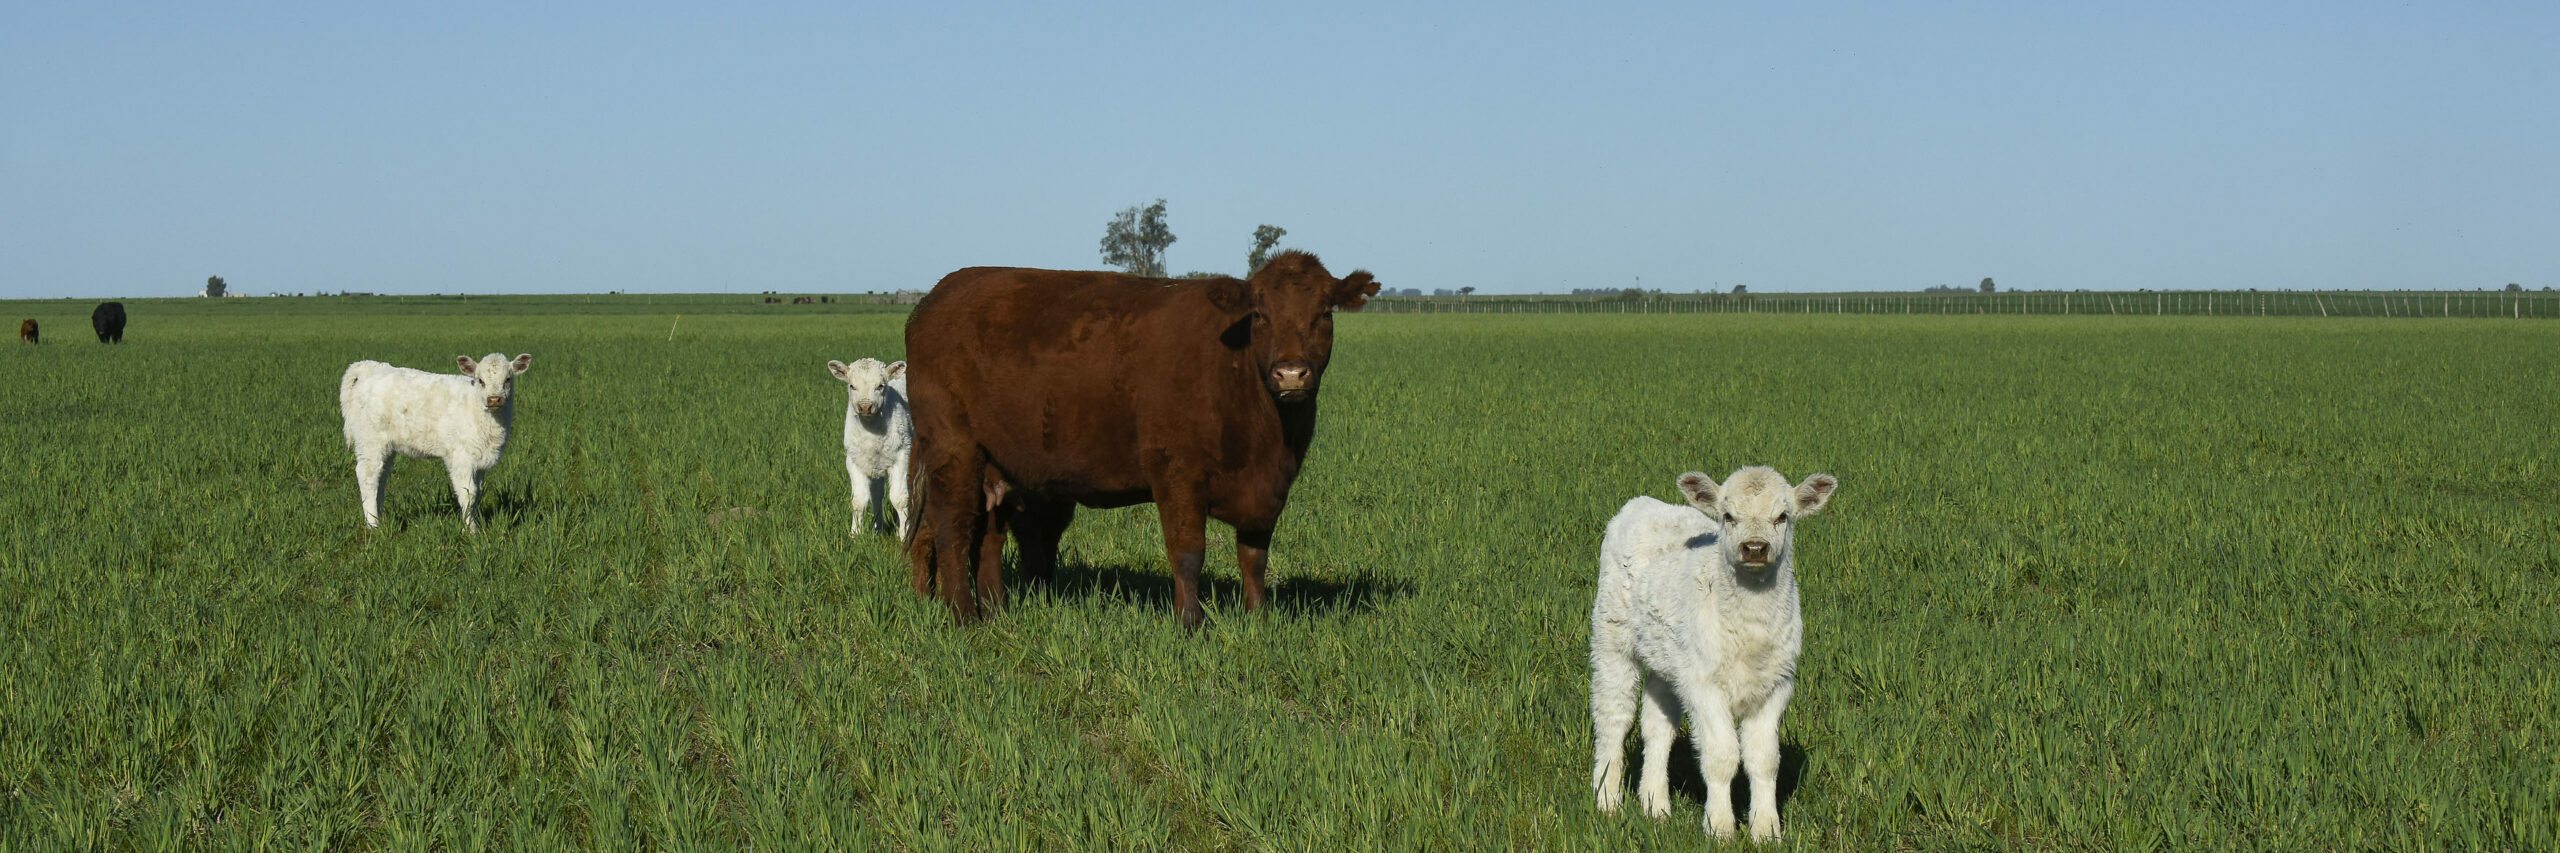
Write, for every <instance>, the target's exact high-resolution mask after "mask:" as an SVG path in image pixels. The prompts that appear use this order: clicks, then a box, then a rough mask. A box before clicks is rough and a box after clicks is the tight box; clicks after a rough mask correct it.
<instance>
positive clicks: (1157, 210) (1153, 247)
mask: <svg viewBox="0 0 2560 853" xmlns="http://www.w3.org/2000/svg"><path fill="white" fill-rule="evenodd" d="M1173 240H1174V237H1173V229H1171V228H1167V227H1165V224H1164V199H1156V203H1154V204H1151V205H1147V206H1146V207H1137V206H1131V207H1130V208H1129V209H1127V210H1123V211H1120V215H1118V216H1114V217H1112V218H1111V224H1110V226H1109V227H1106V228H1104V229H1103V231H1102V262H1103V263H1106V264H1110V265H1112V266H1115V267H1119V268H1121V269H1122V270H1126V271H1127V272H1128V273H1129V274H1130V275H1140V276H1146V277H1148V278H1163V277H1164V250H1165V247H1167V246H1171V245H1173Z"/></svg>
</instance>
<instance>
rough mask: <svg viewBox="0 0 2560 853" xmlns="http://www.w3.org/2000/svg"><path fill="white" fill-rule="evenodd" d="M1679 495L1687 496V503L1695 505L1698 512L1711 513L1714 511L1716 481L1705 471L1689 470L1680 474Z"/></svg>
mask: <svg viewBox="0 0 2560 853" xmlns="http://www.w3.org/2000/svg"><path fill="white" fill-rule="evenodd" d="M1680 496H1681V497H1684V498H1688V499H1689V505H1690V506H1693V507H1697V508H1698V511H1699V512H1703V513H1708V514H1711V515H1712V514H1714V513H1715V511H1716V481H1715V479H1714V478H1712V477H1708V476H1707V475H1706V473H1705V472H1701V471H1691V472H1689V473H1686V474H1682V475H1680Z"/></svg>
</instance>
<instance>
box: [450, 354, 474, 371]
mask: <svg viewBox="0 0 2560 853" xmlns="http://www.w3.org/2000/svg"><path fill="white" fill-rule="evenodd" d="M453 363H454V365H455V366H458V367H460V368H462V372H464V373H478V372H480V360H479V359H476V358H472V357H470V356H467V355H457V356H454V357H453Z"/></svg>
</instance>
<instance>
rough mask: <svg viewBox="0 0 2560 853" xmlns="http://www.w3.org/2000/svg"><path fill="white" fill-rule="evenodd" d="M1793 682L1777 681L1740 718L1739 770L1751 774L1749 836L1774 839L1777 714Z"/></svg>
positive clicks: (1776, 782) (1775, 829) (1767, 839)
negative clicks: (1773, 688) (1755, 706)
mask: <svg viewBox="0 0 2560 853" xmlns="http://www.w3.org/2000/svg"><path fill="white" fill-rule="evenodd" d="M1794 693H1795V686H1794V685H1792V684H1788V685H1780V686H1779V687H1778V689H1777V691H1776V692H1774V693H1771V694H1770V695H1769V700H1768V701H1767V702H1763V703H1761V705H1760V708H1759V709H1758V710H1755V711H1753V712H1751V715H1750V716H1748V717H1744V718H1742V771H1743V773H1745V774H1747V775H1748V776H1750V778H1751V839H1752V840H1753V841H1776V840H1778V715H1779V714H1782V713H1785V712H1786V710H1787V698H1788V697H1789V696H1792V695H1794Z"/></svg>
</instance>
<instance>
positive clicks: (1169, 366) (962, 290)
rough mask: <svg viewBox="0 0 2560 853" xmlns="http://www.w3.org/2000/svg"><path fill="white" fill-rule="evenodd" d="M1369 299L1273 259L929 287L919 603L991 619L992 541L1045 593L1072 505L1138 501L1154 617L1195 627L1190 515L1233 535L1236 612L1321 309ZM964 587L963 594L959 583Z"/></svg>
mask: <svg viewBox="0 0 2560 853" xmlns="http://www.w3.org/2000/svg"><path fill="white" fill-rule="evenodd" d="M1377 292H1378V283H1377V282H1376V281H1375V280H1374V279H1373V278H1372V277H1371V276H1370V275H1369V273H1367V272H1354V273H1352V274H1351V275H1350V276H1348V277H1345V278H1339V279H1337V278H1334V277H1333V276H1332V274H1331V273H1328V272H1326V270H1325V268H1324V265H1323V264H1322V263H1320V262H1318V261H1317V260H1316V257H1315V256H1314V255H1311V254H1307V253H1305V252H1297V251H1291V252H1284V253H1282V254H1281V255H1280V256H1278V257H1276V258H1273V259H1272V260H1271V262H1270V263H1269V264H1268V265H1266V266H1264V267H1263V268H1262V269H1261V270H1260V271H1258V272H1256V273H1255V274H1254V275H1253V277H1252V278H1251V279H1250V280H1241V281H1240V280H1237V279H1232V278H1219V279H1208V280H1203V281H1197V282H1191V281H1182V282H1177V281H1171V280H1166V279H1152V278H1138V277H1135V276H1128V275H1121V274H1117V273H1107V272H1061V271H1054V270H1034V269H1003V268H988V267H974V268H970V269H964V270H961V271H959V272H955V273H952V274H950V275H949V276H946V277H944V278H943V279H942V282H941V284H940V285H938V286H936V287H935V288H934V289H933V290H932V291H931V292H930V293H929V294H927V295H926V296H925V298H924V299H923V301H921V302H919V303H917V305H916V309H915V313H914V314H913V315H912V316H910V317H909V319H908V321H907V328H906V342H907V363H908V402H909V404H910V405H911V406H912V407H913V409H914V413H915V425H916V430H915V432H916V443H915V449H914V454H915V462H914V464H913V467H912V469H911V470H912V473H911V475H910V476H911V477H913V478H914V479H915V494H916V500H917V502H918V503H919V504H920V509H919V511H918V514H919V516H920V521H919V523H918V524H917V526H916V531H917V532H916V533H915V535H914V539H913V541H912V542H911V543H910V544H909V548H908V557H909V560H910V561H911V562H912V564H913V570H914V572H913V574H914V577H913V580H914V583H915V586H916V590H917V591H918V592H920V593H921V592H927V591H929V588H930V587H931V586H933V585H935V584H936V583H938V585H939V586H940V588H941V595H942V598H943V600H944V602H945V603H946V604H948V605H949V606H950V608H951V611H952V614H953V615H954V616H955V617H956V618H958V619H960V620H961V621H969V620H973V619H975V618H977V617H978V615H979V612H980V607H981V606H982V605H983V606H985V607H990V608H993V607H1001V606H1003V603H1004V582H1003V577H1002V575H1001V559H1002V556H1003V552H1004V547H1003V546H1004V534H1005V532H1006V530H1007V529H1008V528H1010V529H1011V531H1012V533H1013V537H1014V543H1015V547H1016V554H1017V557H1018V559H1019V563H1020V566H1021V571H1022V574H1023V576H1024V577H1025V578H1027V579H1031V580H1046V579H1047V578H1048V577H1049V576H1050V574H1051V571H1052V570H1053V569H1054V568H1055V567H1056V564H1057V556H1058V540H1059V537H1060V536H1061V535H1062V534H1063V533H1064V532H1065V531H1066V528H1067V525H1068V523H1069V522H1071V521H1073V520H1074V518H1075V510H1076V507H1078V506H1089V507H1120V506H1129V505H1132V504H1139V503H1147V502H1150V501H1152V502H1154V503H1155V505H1156V514H1157V517H1158V519H1159V520H1161V521H1162V522H1163V529H1164V537H1165V551H1166V558H1167V561H1168V562H1169V563H1170V565H1171V568H1172V571H1173V581H1174V590H1173V607H1174V610H1175V611H1176V612H1177V613H1178V614H1180V615H1181V617H1182V621H1183V624H1184V625H1185V626H1188V627H1194V628H1196V627H1198V626H1199V624H1200V622H1201V619H1202V615H1203V614H1202V611H1201V607H1200V564H1201V559H1202V555H1203V550H1204V549H1205V547H1206V531H1205V529H1204V525H1205V523H1206V521H1207V519H1211V518H1215V519H1217V520H1219V521H1223V522H1226V523H1228V524H1230V525H1233V526H1234V527H1235V532H1236V565H1237V573H1238V574H1239V575H1240V576H1241V577H1242V580H1243V586H1244V605H1245V609H1247V610H1258V609H1260V608H1261V607H1262V606H1263V604H1264V600H1265V597H1266V591H1265V589H1264V585H1263V568H1264V566H1265V564H1266V562H1267V560H1268V559H1269V551H1268V549H1269V548H1270V546H1271V534H1272V529H1273V528H1274V527H1275V526H1276V525H1277V524H1278V523H1279V520H1280V513H1281V510H1282V509H1283V508H1284V507H1285V506H1286V505H1287V503H1288V499H1289V486H1290V484H1291V483H1292V482H1293V481H1295V480H1296V479H1297V476H1298V470H1299V466H1300V465H1301V464H1302V463H1304V462H1305V460H1306V454H1307V447H1308V444H1309V442H1310V441H1312V440H1313V439H1314V437H1315V427H1316V401H1317V389H1318V386H1319V383H1320V382H1321V381H1322V379H1323V376H1324V370H1325V367H1326V363H1327V361H1328V360H1329V359H1330V358H1331V356H1332V352H1333V312H1334V311H1335V310H1337V309H1339V310H1345V311H1356V310H1359V308H1360V307H1361V305H1362V304H1364V303H1365V302H1367V300H1368V298H1369V297H1370V296H1372V295H1375V294H1376V293H1377ZM973 567H974V568H975V570H976V575H977V589H976V595H975V596H972V595H971V590H970V589H969V587H968V585H967V583H966V580H967V576H968V574H969V572H970V570H971V569H972V568H973Z"/></svg>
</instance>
